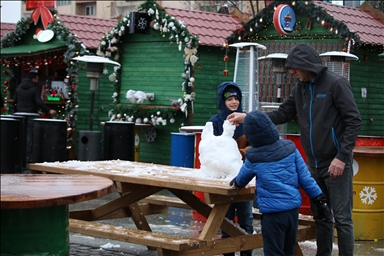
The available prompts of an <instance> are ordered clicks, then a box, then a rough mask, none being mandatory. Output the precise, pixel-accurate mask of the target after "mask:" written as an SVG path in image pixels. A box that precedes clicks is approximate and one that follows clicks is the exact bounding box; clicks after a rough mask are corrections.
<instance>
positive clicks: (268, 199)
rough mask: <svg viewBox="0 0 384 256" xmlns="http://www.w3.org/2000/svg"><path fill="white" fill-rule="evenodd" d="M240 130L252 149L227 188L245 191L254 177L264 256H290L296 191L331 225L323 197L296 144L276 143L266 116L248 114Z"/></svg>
mask: <svg viewBox="0 0 384 256" xmlns="http://www.w3.org/2000/svg"><path fill="white" fill-rule="evenodd" d="M243 129H244V133H245V136H246V137H247V139H248V142H249V143H250V146H251V148H250V149H248V150H247V152H246V159H245V162H244V164H243V166H242V167H241V169H240V171H239V173H238V175H237V176H236V177H235V178H234V179H233V180H232V181H231V182H230V185H234V186H235V187H238V188H242V187H245V186H246V185H247V184H248V183H249V182H250V181H251V180H252V179H253V178H254V177H255V176H256V191H255V197H256V201H257V204H258V207H259V211H260V213H262V215H261V232H262V237H263V242H264V255H266V256H269V255H270V256H276V255H292V256H293V255H294V251H295V244H296V235H297V229H298V218H299V207H300V206H301V204H302V202H301V195H300V191H299V187H302V188H303V189H304V191H305V192H306V193H307V194H308V196H309V197H311V198H314V200H315V201H316V202H318V204H319V206H321V207H322V209H323V218H325V219H327V220H328V221H332V213H331V211H330V210H329V208H328V207H327V205H326V203H325V202H326V197H325V196H324V195H323V194H322V191H321V189H320V187H319V186H318V185H317V183H316V181H315V180H314V179H313V178H312V177H311V174H310V172H309V171H308V168H307V166H306V164H305V162H304V160H303V158H302V157H301V155H300V153H299V151H298V150H297V149H296V146H295V144H294V143H293V142H292V141H290V140H279V133H278V131H277V128H276V126H275V125H274V124H273V123H272V121H271V119H270V118H269V117H268V116H267V115H266V114H264V113H262V112H260V111H257V110H256V111H251V112H250V113H248V114H247V115H246V117H245V119H244V124H243ZM256 195H257V196H256Z"/></svg>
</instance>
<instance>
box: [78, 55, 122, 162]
mask: <svg viewBox="0 0 384 256" xmlns="http://www.w3.org/2000/svg"><path fill="white" fill-rule="evenodd" d="M72 60H76V61H83V62H86V63H87V70H86V71H87V77H88V78H90V79H91V83H90V90H91V107H90V115H89V131H79V146H78V158H79V160H83V161H97V160H100V145H101V132H99V131H92V130H93V108H94V104H95V91H96V90H97V89H98V87H99V79H100V78H101V77H102V76H103V69H104V63H107V64H113V65H117V66H120V63H118V62H115V61H112V60H110V59H108V58H104V57H100V56H81V57H75V58H72Z"/></svg>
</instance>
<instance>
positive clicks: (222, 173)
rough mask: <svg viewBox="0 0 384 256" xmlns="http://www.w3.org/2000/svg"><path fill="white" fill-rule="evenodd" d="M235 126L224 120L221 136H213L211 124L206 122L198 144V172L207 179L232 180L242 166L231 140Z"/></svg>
mask: <svg viewBox="0 0 384 256" xmlns="http://www.w3.org/2000/svg"><path fill="white" fill-rule="evenodd" d="M235 129H236V126H235V125H233V124H231V123H230V122H229V121H227V120H225V121H224V123H223V134H222V135H220V136H215V135H214V134H213V126H212V122H207V123H206V124H205V126H204V129H203V132H202V134H201V141H200V144H199V153H200V156H199V160H200V171H201V172H202V173H203V174H204V175H205V176H206V177H209V178H217V179H232V178H233V177H235V176H236V175H237V174H238V172H239V170H240V168H241V166H242V164H243V161H242V156H241V154H240V152H239V150H238V147H237V143H236V141H235V140H234V139H233V134H234V132H235Z"/></svg>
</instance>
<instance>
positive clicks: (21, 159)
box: [1, 115, 26, 173]
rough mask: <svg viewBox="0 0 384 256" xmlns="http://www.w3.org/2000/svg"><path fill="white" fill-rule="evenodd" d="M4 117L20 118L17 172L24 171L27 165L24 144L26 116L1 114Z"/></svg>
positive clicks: (18, 125)
mask: <svg viewBox="0 0 384 256" xmlns="http://www.w3.org/2000/svg"><path fill="white" fill-rule="evenodd" d="M1 117H2V118H12V119H16V120H18V124H17V153H16V164H15V172H16V173H22V172H23V169H24V168H25V167H26V159H25V157H26V150H25V145H24V138H25V136H26V135H25V134H24V123H25V117H24V116H15V115H1Z"/></svg>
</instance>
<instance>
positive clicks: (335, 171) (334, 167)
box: [328, 158, 345, 178]
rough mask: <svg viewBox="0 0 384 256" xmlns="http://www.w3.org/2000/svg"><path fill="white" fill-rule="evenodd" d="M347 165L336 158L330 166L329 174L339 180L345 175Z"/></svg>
mask: <svg viewBox="0 0 384 256" xmlns="http://www.w3.org/2000/svg"><path fill="white" fill-rule="evenodd" d="M344 167H345V163H344V162H342V161H340V160H339V159H337V158H334V159H333V161H332V162H331V164H330V165H329V168H328V172H329V175H330V176H331V178H337V177H339V176H341V175H342V174H343V171H344Z"/></svg>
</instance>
